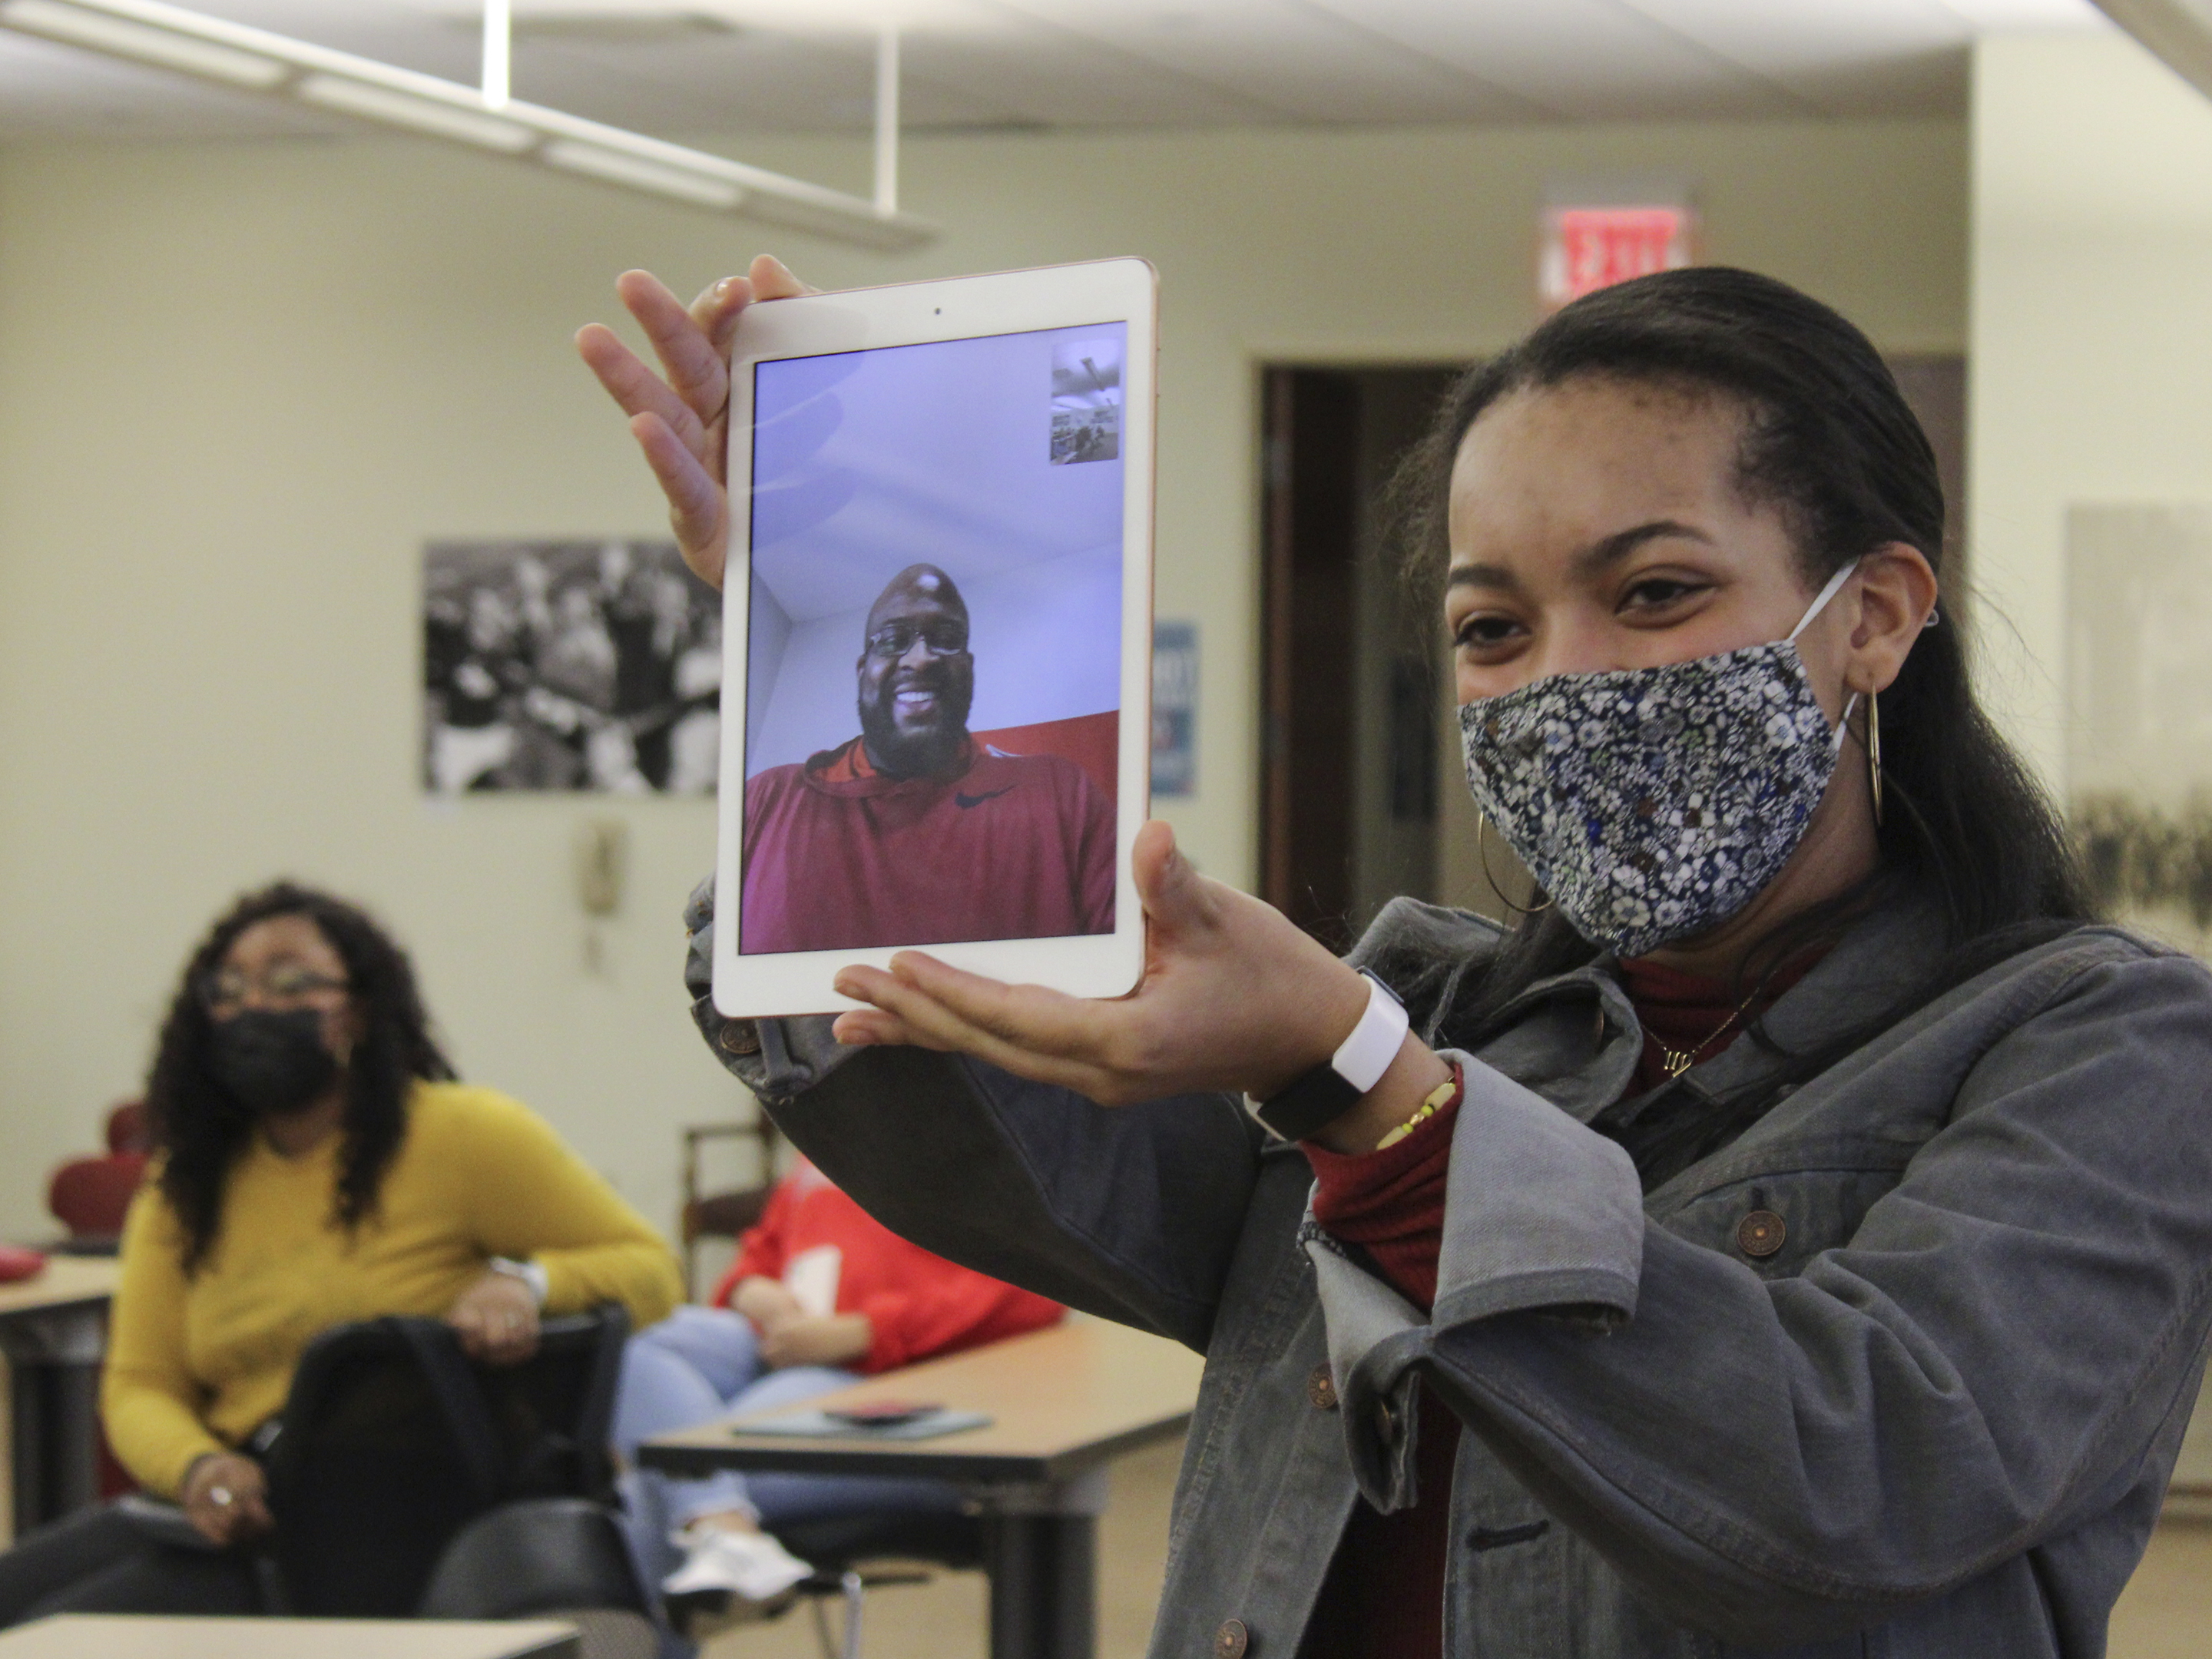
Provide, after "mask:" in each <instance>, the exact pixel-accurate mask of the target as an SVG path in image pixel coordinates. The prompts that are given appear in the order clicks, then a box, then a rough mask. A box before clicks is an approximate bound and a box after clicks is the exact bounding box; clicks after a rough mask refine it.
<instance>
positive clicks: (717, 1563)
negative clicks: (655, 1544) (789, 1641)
mask: <svg viewBox="0 0 2212 1659" xmlns="http://www.w3.org/2000/svg"><path fill="white" fill-rule="evenodd" d="M669 1541H670V1542H671V1543H673V1544H675V1545H677V1546H678V1547H680V1548H681V1549H682V1550H683V1552H684V1565H682V1566H680V1567H678V1568H677V1569H676V1571H674V1572H671V1573H670V1574H669V1575H668V1577H665V1578H664V1579H662V1580H661V1581H660V1588H661V1589H663V1590H665V1592H666V1593H667V1594H669V1595H692V1594H695V1593H696V1592H698V1591H700V1590H727V1591H729V1592H730V1593H731V1594H732V1595H742V1596H743V1597H744V1599H745V1600H746V1601H773V1600H774V1599H775V1597H777V1596H779V1595H782V1594H783V1593H784V1591H786V1590H787V1589H790V1588H791V1587H792V1586H793V1584H795V1583H798V1582H799V1580H800V1579H802V1578H804V1577H806V1575H807V1574H809V1573H811V1572H812V1571H814V1569H813V1568H812V1567H811V1566H809V1565H807V1564H806V1563H805V1562H804V1561H802V1560H800V1559H799V1558H798V1557H797V1556H795V1555H793V1553H791V1552H790V1551H789V1550H787V1549H786V1548H784V1547H783V1546H782V1545H781V1544H779V1543H777V1542H776V1541H775V1539H773V1538H771V1537H769V1535H768V1534H766V1533H764V1532H732V1531H730V1530H728V1529H727V1528H723V1527H689V1528H685V1529H684V1530H683V1531H682V1532H677V1533H671V1534H669Z"/></svg>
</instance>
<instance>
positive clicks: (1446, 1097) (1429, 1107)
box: [1375, 1066, 1464, 1152]
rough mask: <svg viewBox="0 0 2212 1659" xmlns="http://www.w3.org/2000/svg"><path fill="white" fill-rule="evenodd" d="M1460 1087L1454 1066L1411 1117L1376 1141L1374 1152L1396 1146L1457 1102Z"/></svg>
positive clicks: (1459, 1080) (1460, 1081)
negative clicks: (1446, 1077) (1447, 1076)
mask: <svg viewBox="0 0 2212 1659" xmlns="http://www.w3.org/2000/svg"><path fill="white" fill-rule="evenodd" d="M1462 1086H1464V1085H1463V1084H1462V1079H1461V1077H1460V1074H1459V1067H1458V1066H1452V1068H1451V1076H1450V1077H1449V1078H1448V1079H1445V1080H1444V1081H1443V1082H1442V1083H1439V1084H1438V1085H1437V1086H1436V1087H1435V1088H1433V1089H1431V1090H1430V1091H1429V1095H1428V1098H1427V1099H1425V1100H1424V1101H1423V1102H1422V1103H1420V1105H1419V1107H1418V1108H1417V1109H1415V1110H1414V1113H1413V1116H1411V1117H1409V1118H1407V1120H1406V1121H1404V1122H1403V1123H1401V1124H1400V1125H1399V1126H1398V1127H1396V1128H1395V1129H1393V1130H1391V1131H1390V1133H1389V1134H1387V1135H1384V1136H1383V1139H1380V1140H1378V1141H1376V1143H1375V1150H1376V1152H1381V1151H1382V1150H1383V1148H1384V1147H1385V1146H1396V1145H1397V1144H1398V1143H1399V1142H1400V1141H1401V1140H1403V1139H1405V1138H1406V1137H1407V1135H1409V1134H1411V1133H1413V1131H1414V1130H1416V1129H1418V1128H1419V1127H1421V1125H1423V1124H1424V1123H1426V1122H1427V1121H1429V1120H1430V1119H1431V1118H1432V1117H1434V1116H1435V1115H1437V1113H1438V1112H1441V1111H1442V1110H1443V1109H1444V1108H1445V1107H1447V1106H1449V1105H1450V1104H1451V1103H1453V1102H1454V1101H1455V1100H1457V1099H1458V1098H1459V1095H1460V1090H1461V1088H1462Z"/></svg>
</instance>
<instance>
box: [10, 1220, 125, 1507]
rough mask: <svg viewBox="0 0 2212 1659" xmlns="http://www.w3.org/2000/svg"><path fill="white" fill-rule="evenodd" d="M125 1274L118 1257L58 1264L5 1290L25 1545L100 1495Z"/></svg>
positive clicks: (15, 1474) (14, 1452)
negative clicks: (104, 1365) (110, 1339)
mask: <svg viewBox="0 0 2212 1659" xmlns="http://www.w3.org/2000/svg"><path fill="white" fill-rule="evenodd" d="M120 1272H121V1269H120V1267H119V1266H118V1263H117V1262H116V1261H114V1260H113V1259H112V1258H103V1257H98V1256H70V1255H57V1256H52V1257H50V1258H48V1260H47V1262H46V1270H45V1271H44V1272H42V1273H40V1274H39V1275H38V1276H37V1277H36V1278H34V1279H19V1280H18V1281H16V1282H15V1284H13V1285H0V1356H4V1357H5V1358H6V1359H7V1362H8V1396H9V1485H10V1487H11V1489H12V1491H13V1493H14V1505H13V1508H14V1513H15V1536H17V1537H21V1535H22V1534H24V1533H25V1532H27V1530H29V1529H30V1528H33V1527H35V1526H37V1525H39V1524H40V1522H46V1521H52V1520H54V1519H57V1518H58V1517H59V1516H64V1515H67V1514H69V1513H70V1511H71V1510H78V1509H82V1507H84V1505H86V1504H89V1503H91V1502H93V1501H94V1498H97V1497H98V1496H99V1492H100V1468H99V1459H98V1453H97V1448H98V1446H99V1443H100V1440H99V1431H98V1426H97V1425H98V1421H99V1410H100V1358H101V1355H102V1354H103V1353H104V1352H106V1346H107V1304H108V1303H109V1301H110V1300H111V1299H112V1297H114V1295H115V1285H116V1280H117V1278H118V1275H119V1273H120Z"/></svg>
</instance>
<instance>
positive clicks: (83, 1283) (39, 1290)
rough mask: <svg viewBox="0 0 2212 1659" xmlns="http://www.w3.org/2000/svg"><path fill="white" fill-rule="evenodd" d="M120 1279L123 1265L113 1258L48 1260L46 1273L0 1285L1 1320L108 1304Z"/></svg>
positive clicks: (63, 1256)
mask: <svg viewBox="0 0 2212 1659" xmlns="http://www.w3.org/2000/svg"><path fill="white" fill-rule="evenodd" d="M122 1276H123V1264H122V1263H120V1262H119V1261H116V1260H115V1258H114V1257H112V1256H97V1255H54V1256H48V1257H47V1258H46V1268H45V1270H44V1271H43V1272H41V1273H39V1274H38V1275H37V1276H36V1277H34V1278H31V1279H17V1280H16V1281H15V1283H14V1284H12V1285H0V1319H5V1318H6V1317H7V1316H9V1315H10V1314H24V1313H40V1312H43V1311H44V1310H46V1309H49V1308H65V1307H68V1306H69V1305H70V1304H72V1303H79V1302H106V1301H108V1300H110V1299H112V1297H114V1295H115V1285H116V1281H117V1280H118V1279H121V1277H122Z"/></svg>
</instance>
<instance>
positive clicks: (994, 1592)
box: [983, 1515, 1098, 1659]
mask: <svg viewBox="0 0 2212 1659" xmlns="http://www.w3.org/2000/svg"><path fill="white" fill-rule="evenodd" d="M1097 1545H1098V1522H1097V1521H1096V1520H1094V1519H1093V1518H1092V1517H1091V1516H1087V1515H1002V1516H991V1517H990V1518H989V1519H987V1520H986V1521H985V1522H984V1523H983V1548H984V1557H983V1570H984V1571H986V1572H987V1573H989V1574H990V1576H991V1659H1091V1649H1092V1647H1093V1645H1094V1644H1095V1642H1096V1639H1097V1636H1096V1632H1097V1589H1096V1578H1097Z"/></svg>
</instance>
